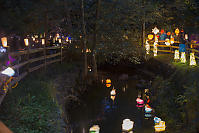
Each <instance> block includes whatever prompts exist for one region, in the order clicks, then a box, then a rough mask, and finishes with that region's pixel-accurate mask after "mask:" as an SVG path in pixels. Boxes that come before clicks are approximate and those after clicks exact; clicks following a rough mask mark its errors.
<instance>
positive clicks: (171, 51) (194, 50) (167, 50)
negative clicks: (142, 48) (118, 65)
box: [150, 41, 199, 59]
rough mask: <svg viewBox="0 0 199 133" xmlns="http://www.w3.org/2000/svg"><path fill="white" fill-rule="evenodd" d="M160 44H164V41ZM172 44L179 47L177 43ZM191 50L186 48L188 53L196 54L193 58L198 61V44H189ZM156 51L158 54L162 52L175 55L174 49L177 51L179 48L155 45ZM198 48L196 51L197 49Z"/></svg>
mask: <svg viewBox="0 0 199 133" xmlns="http://www.w3.org/2000/svg"><path fill="white" fill-rule="evenodd" d="M161 42H162V43H164V42H165V41H161ZM174 44H176V45H179V42H175V43H174ZM190 46H191V48H186V50H187V51H190V52H194V53H197V54H196V55H195V58H196V59H199V50H198V49H199V44H197V43H191V45H190ZM150 47H154V45H150ZM157 48H158V49H157V51H158V52H162V53H175V49H179V46H174V45H169V46H168V45H160V44H158V45H157ZM159 48H167V49H166V50H165V49H159ZM197 48H198V49H197ZM150 50H151V51H153V48H151V49H150Z"/></svg>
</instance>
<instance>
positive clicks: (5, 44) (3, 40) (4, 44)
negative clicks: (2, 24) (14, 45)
mask: <svg viewBox="0 0 199 133" xmlns="http://www.w3.org/2000/svg"><path fill="white" fill-rule="evenodd" d="M1 42H2V45H3V47H8V43H7V37H2V38H1Z"/></svg>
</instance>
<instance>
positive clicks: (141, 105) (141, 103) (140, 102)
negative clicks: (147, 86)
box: [136, 97, 144, 108]
mask: <svg viewBox="0 0 199 133" xmlns="http://www.w3.org/2000/svg"><path fill="white" fill-rule="evenodd" d="M136 102H137V105H136V106H137V107H139V108H141V107H144V100H142V99H140V98H139V97H138V98H137V99H136Z"/></svg>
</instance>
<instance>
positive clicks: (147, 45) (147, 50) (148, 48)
mask: <svg viewBox="0 0 199 133" xmlns="http://www.w3.org/2000/svg"><path fill="white" fill-rule="evenodd" d="M145 47H146V54H149V52H150V45H149V43H148V40H146V46H145Z"/></svg>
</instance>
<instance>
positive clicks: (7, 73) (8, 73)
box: [1, 67, 15, 77]
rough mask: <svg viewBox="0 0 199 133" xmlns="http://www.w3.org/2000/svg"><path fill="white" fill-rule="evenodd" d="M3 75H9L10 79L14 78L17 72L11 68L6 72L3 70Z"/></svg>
mask: <svg viewBox="0 0 199 133" xmlns="http://www.w3.org/2000/svg"><path fill="white" fill-rule="evenodd" d="M1 73H2V74H4V75H7V76H9V77H12V76H14V74H15V71H14V70H13V69H12V68H11V67H8V68H6V69H5V70H3V71H2V72H1Z"/></svg>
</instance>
